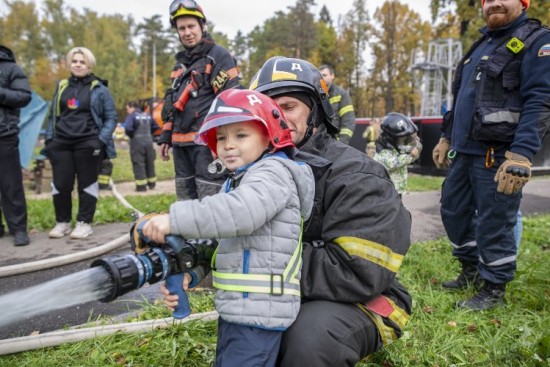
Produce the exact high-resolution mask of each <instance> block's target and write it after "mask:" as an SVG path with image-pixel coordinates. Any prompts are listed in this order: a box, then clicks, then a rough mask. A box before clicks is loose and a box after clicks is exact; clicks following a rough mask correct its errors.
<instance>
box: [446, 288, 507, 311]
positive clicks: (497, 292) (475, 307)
mask: <svg viewBox="0 0 550 367" xmlns="http://www.w3.org/2000/svg"><path fill="white" fill-rule="evenodd" d="M505 293H506V283H504V284H495V283H491V282H488V281H485V282H484V284H483V287H482V288H481V290H480V291H479V292H478V293H477V294H476V295H474V296H473V297H472V298H470V299H467V300H465V301H458V302H457V303H456V307H457V308H466V309H469V310H472V311H483V310H488V309H490V308H493V307H497V306H502V305H504V294H505Z"/></svg>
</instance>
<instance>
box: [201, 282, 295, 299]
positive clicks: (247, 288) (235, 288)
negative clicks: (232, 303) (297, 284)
mask: <svg viewBox="0 0 550 367" xmlns="http://www.w3.org/2000/svg"><path fill="white" fill-rule="evenodd" d="M212 285H213V286H214V288H217V289H221V290H223V291H229V292H242V293H264V294H270V293H271V291H273V293H275V294H280V293H281V288H280V287H278V286H277V287H276V286H275V285H274V286H273V288H271V287H262V286H252V285H235V284H222V283H218V282H216V281H212ZM282 294H286V295H291V296H300V295H301V294H300V290H298V289H291V288H283V292H282Z"/></svg>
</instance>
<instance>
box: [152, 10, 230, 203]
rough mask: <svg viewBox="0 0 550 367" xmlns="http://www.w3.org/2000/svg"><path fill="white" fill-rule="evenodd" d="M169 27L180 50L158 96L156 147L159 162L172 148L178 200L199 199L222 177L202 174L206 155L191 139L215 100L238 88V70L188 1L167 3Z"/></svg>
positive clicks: (208, 155) (209, 160) (208, 158)
mask: <svg viewBox="0 0 550 367" xmlns="http://www.w3.org/2000/svg"><path fill="white" fill-rule="evenodd" d="M170 24H171V25H172V28H174V29H175V30H176V32H177V34H178V37H179V40H180V42H181V44H182V45H183V47H184V50H183V51H180V52H178V53H177V54H176V62H177V64H176V66H175V67H174V69H173V70H172V75H171V78H172V87H171V88H169V89H168V90H167V91H166V95H165V97H164V99H165V103H164V107H163V110H162V121H164V124H163V126H162V133H161V134H160V137H159V140H158V144H159V145H160V147H161V157H162V159H163V160H167V159H169V150H170V147H172V150H173V155H174V168H175V173H176V196H177V197H178V199H179V200H185V199H197V198H199V199H200V198H203V197H205V196H207V195H212V194H215V193H217V192H218V191H219V190H220V188H221V185H222V183H223V181H224V177H223V176H222V175H220V174H217V173H210V172H208V165H209V164H211V163H212V160H213V159H212V155H211V153H210V151H209V150H208V148H206V147H204V146H201V145H197V144H195V143H194V138H195V136H196V135H197V131H198V130H199V128H200V126H201V124H202V122H203V120H204V117H205V116H206V114H207V112H208V109H209V108H210V105H211V104H212V101H213V100H214V98H215V97H216V95H218V94H219V93H220V92H222V91H223V90H226V89H230V88H234V87H238V86H239V77H238V76H239V71H238V69H237V64H236V62H235V59H234V58H233V57H232V56H231V54H230V53H229V52H228V51H227V50H226V49H225V48H223V47H221V46H219V45H217V44H216V43H215V42H214V40H213V39H212V37H211V36H210V34H209V33H208V32H207V30H206V17H205V15H204V12H203V10H202V8H201V7H200V6H199V5H198V4H197V3H196V2H195V1H194V0H174V1H172V3H171V4H170Z"/></svg>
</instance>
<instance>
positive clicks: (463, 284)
mask: <svg viewBox="0 0 550 367" xmlns="http://www.w3.org/2000/svg"><path fill="white" fill-rule="evenodd" d="M461 264H462V271H461V272H460V274H459V275H458V277H457V278H456V279H453V280H448V281H446V282H443V283H441V285H442V286H443V288H447V289H452V290H455V289H456V290H458V289H465V288H468V286H470V284H472V285H473V286H474V287H476V288H479V287H480V286H481V282H482V280H481V279H480V278H479V274H478V272H477V266H475V265H474V264H470V263H466V262H461Z"/></svg>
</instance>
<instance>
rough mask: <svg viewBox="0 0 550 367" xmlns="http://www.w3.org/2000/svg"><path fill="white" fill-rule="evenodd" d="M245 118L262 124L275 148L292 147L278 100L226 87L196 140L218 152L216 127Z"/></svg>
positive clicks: (211, 109)
mask: <svg viewBox="0 0 550 367" xmlns="http://www.w3.org/2000/svg"><path fill="white" fill-rule="evenodd" d="M244 121H257V122H259V123H260V124H261V125H263V126H264V127H265V129H266V131H267V134H268V135H269V140H270V141H271V145H272V146H273V148H275V149H276V150H280V149H282V148H285V147H293V146H294V144H293V143H292V137H291V134H290V129H289V128H288V125H287V124H286V122H285V120H284V115H283V112H282V111H281V109H280V107H279V106H278V105H277V103H275V101H274V100H272V99H271V98H270V97H268V96H266V95H265V94H262V93H260V92H257V91H253V90H247V89H228V90H225V91H223V92H222V93H220V94H219V95H218V96H217V97H216V99H214V102H213V103H212V106H211V107H210V110H209V111H208V114H207V115H206V118H205V119H204V122H203V124H202V126H201V128H200V130H199V132H198V133H197V136H196V137H195V143H197V144H202V145H206V146H208V148H210V150H212V152H214V154H216V155H217V154H218V152H217V147H216V129H217V128H218V127H220V126H224V125H229V124H234V123H237V122H244Z"/></svg>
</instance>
